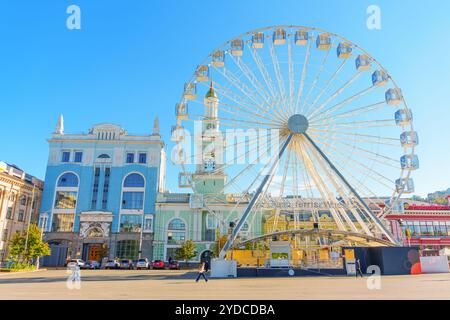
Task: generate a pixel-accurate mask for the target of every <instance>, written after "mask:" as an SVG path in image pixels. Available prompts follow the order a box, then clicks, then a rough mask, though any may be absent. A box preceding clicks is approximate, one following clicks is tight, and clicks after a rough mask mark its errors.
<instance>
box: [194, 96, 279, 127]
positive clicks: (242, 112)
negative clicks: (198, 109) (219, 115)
mask: <svg viewBox="0 0 450 320" xmlns="http://www.w3.org/2000/svg"><path fill="white" fill-rule="evenodd" d="M193 102H195V103H198V104H202V103H201V102H200V101H196V100H194V101H193ZM220 106H223V107H227V108H230V109H233V110H235V111H236V112H234V111H231V110H229V109H226V108H221V111H222V112H225V113H227V114H229V115H232V116H236V117H237V118H243V119H244V120H254V119H255V118H256V119H261V120H266V124H267V125H271V124H278V125H281V124H282V123H281V121H280V120H277V119H276V118H267V117H264V116H262V115H260V114H258V113H254V112H251V111H249V110H248V109H242V108H239V107H238V106H235V105H231V104H228V103H224V102H221V103H220ZM233 119H235V118H233Z"/></svg>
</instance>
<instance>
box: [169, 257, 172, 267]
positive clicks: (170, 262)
mask: <svg viewBox="0 0 450 320" xmlns="http://www.w3.org/2000/svg"><path fill="white" fill-rule="evenodd" d="M171 264H172V257H169V265H171Z"/></svg>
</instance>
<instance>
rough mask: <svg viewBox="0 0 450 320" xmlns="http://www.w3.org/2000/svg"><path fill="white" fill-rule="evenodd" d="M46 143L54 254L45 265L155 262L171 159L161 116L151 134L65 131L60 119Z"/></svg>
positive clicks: (48, 227) (47, 230)
mask: <svg viewBox="0 0 450 320" xmlns="http://www.w3.org/2000/svg"><path fill="white" fill-rule="evenodd" d="M48 142H49V158H48V164H47V171H46V175H45V185H44V191H43V195H42V205H41V210H40V224H41V226H42V227H43V228H44V239H45V240H46V241H47V242H48V243H49V244H50V246H51V249H52V254H51V256H48V257H45V258H44V261H43V263H44V265H47V266H58V265H63V264H64V263H65V262H66V260H67V259H69V258H70V259H76V258H81V259H83V260H85V261H87V260H89V261H90V260H97V261H100V260H102V259H105V258H109V259H113V258H123V259H137V258H138V257H147V258H149V259H151V257H152V242H153V231H154V230H153V219H154V214H155V200H156V194H157V192H160V191H163V190H164V179H165V162H166V156H165V151H164V143H163V141H162V140H161V136H160V134H159V124H158V119H155V123H154V125H153V132H152V134H151V135H144V136H136V135H129V134H128V133H127V132H126V131H125V130H124V129H123V128H121V127H120V126H118V125H114V124H99V125H95V126H93V127H92V128H91V129H90V130H89V133H87V134H65V133H64V123H63V118H62V116H60V117H59V119H58V123H57V126H56V130H55V132H54V133H53V134H52V136H51V138H50V139H49V140H48Z"/></svg>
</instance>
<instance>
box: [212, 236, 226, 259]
mask: <svg viewBox="0 0 450 320" xmlns="http://www.w3.org/2000/svg"><path fill="white" fill-rule="evenodd" d="M227 240H228V236H226V235H223V236H221V237H220V238H219V239H218V240H217V241H216V243H215V244H214V245H213V247H212V253H213V256H214V257H218V256H219V254H220V250H222V248H223V247H224V246H225V243H226V242H227Z"/></svg>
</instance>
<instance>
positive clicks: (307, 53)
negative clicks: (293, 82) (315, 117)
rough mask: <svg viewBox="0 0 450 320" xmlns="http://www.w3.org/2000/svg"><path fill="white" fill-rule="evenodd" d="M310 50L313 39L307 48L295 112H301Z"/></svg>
mask: <svg viewBox="0 0 450 320" xmlns="http://www.w3.org/2000/svg"><path fill="white" fill-rule="evenodd" d="M310 51H311V41H308V46H307V48H306V54H305V60H304V62H303V69H302V77H301V79H300V84H299V88H298V93H297V101H296V103H295V113H296V114H297V113H298V112H299V106H300V102H301V98H302V95H303V88H304V87H305V79H306V75H307V73H308V65H309V57H310Z"/></svg>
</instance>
